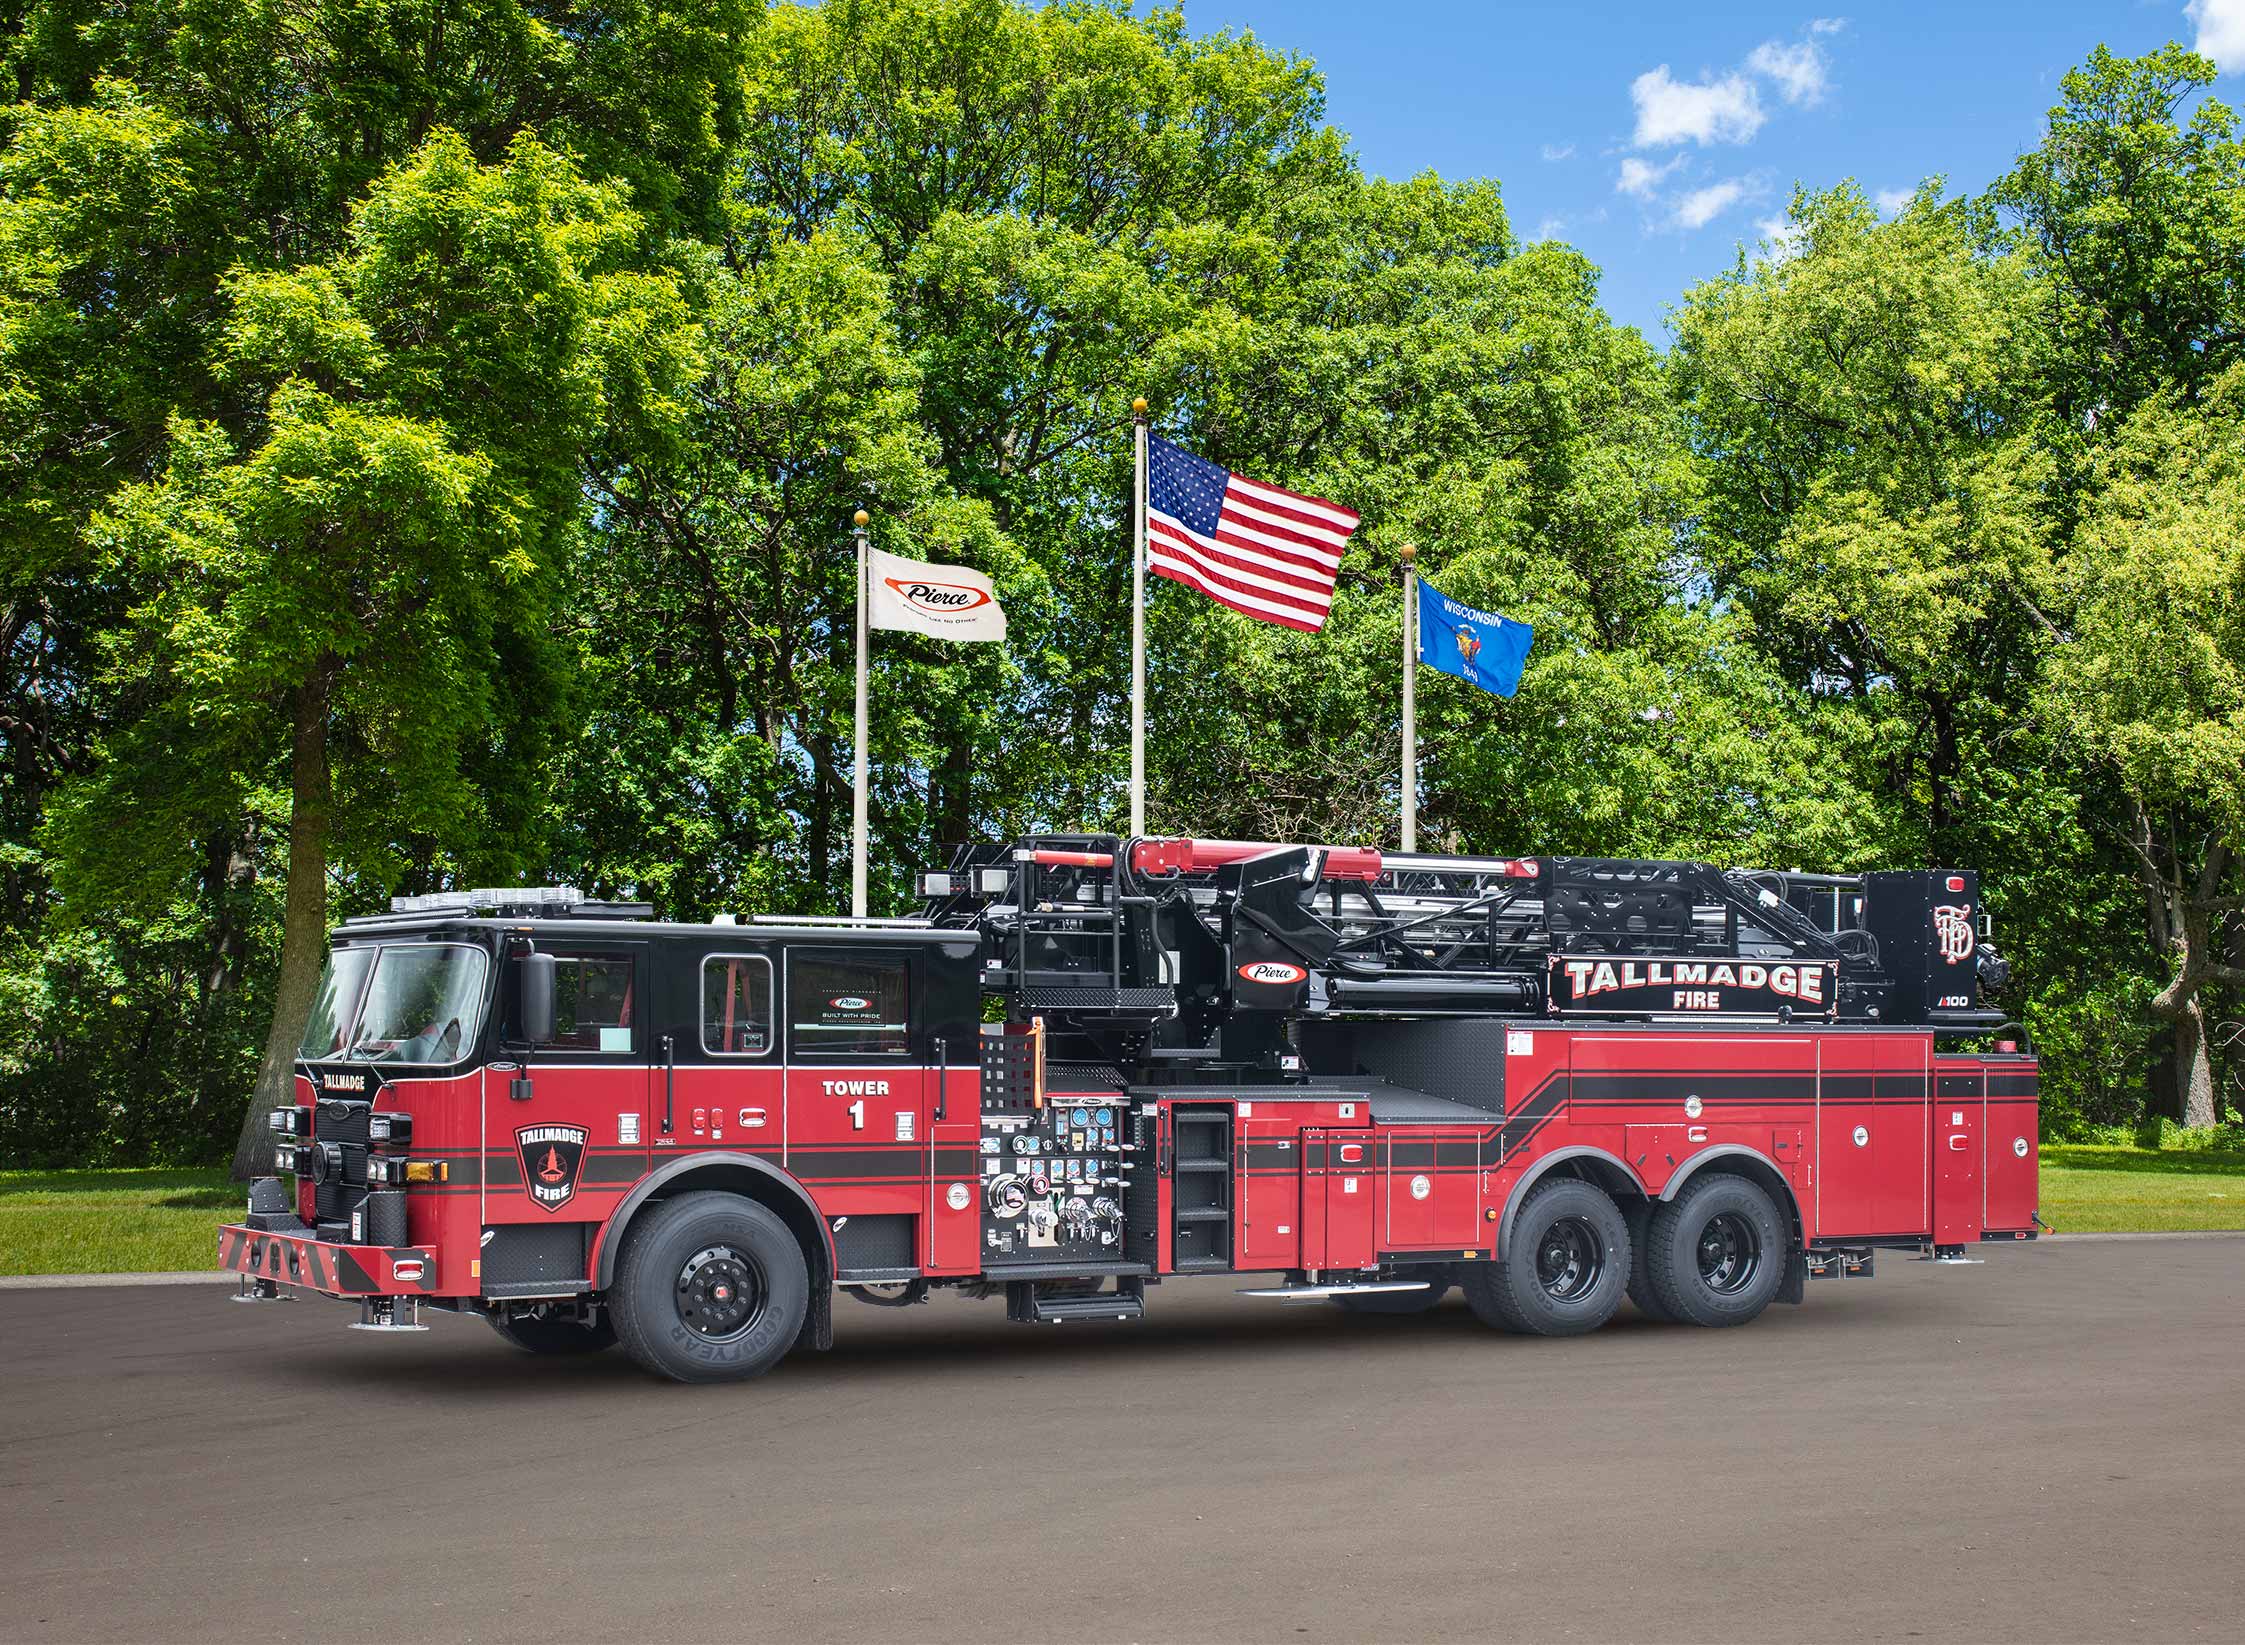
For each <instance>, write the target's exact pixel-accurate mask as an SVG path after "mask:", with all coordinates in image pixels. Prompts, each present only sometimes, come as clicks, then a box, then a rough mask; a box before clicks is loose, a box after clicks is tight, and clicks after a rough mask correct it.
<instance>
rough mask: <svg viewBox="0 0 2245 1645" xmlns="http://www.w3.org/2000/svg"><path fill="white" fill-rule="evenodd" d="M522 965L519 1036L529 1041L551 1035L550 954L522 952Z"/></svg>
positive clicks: (545, 1039) (542, 1041) (544, 1039)
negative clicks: (520, 1030) (520, 1028)
mask: <svg viewBox="0 0 2245 1645" xmlns="http://www.w3.org/2000/svg"><path fill="white" fill-rule="evenodd" d="M516 963H517V964H519V965H520V966H521V967H522V1022H521V1027H522V1037H523V1038H524V1039H526V1040H528V1041H529V1042H530V1043H531V1044H532V1045H544V1044H546V1043H547V1042H548V1041H549V1040H551V1039H552V1038H553V956H552V955H551V954H525V955H523V956H522V957H521V959H520V960H518V961H517V962H516Z"/></svg>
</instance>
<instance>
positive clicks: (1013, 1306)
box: [1006, 1279, 1146, 1325]
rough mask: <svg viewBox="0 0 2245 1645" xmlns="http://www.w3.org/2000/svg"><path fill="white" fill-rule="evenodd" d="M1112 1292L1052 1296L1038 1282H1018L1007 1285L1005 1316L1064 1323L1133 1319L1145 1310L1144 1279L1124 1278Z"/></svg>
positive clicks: (1024, 1321) (1032, 1322)
mask: <svg viewBox="0 0 2245 1645" xmlns="http://www.w3.org/2000/svg"><path fill="white" fill-rule="evenodd" d="M1116 1286H1117V1288H1116V1289H1115V1290H1112V1291H1094V1292H1091V1293H1090V1294H1089V1295H1071V1296H1051V1295H1047V1294H1045V1293H1044V1292H1041V1291H1040V1290H1039V1289H1038V1288H1037V1287H1036V1286H1035V1285H1033V1284H1029V1283H1025V1282H1016V1283H1014V1284H1011V1285H1008V1286H1007V1287H1006V1318H1007V1319H1009V1320H1011V1321H1013V1323H1014V1324H1016V1325H1061V1324H1065V1323H1066V1322H1067V1321H1069V1320H1132V1319H1142V1318H1143V1317H1145V1313H1146V1287H1145V1282H1144V1281H1143V1280H1135V1279H1124V1280H1119V1281H1117V1282H1116Z"/></svg>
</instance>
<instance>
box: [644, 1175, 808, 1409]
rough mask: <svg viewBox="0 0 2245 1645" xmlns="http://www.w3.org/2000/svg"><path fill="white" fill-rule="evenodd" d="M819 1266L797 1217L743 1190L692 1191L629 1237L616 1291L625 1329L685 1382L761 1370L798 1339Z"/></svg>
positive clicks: (648, 1357)
mask: <svg viewBox="0 0 2245 1645" xmlns="http://www.w3.org/2000/svg"><path fill="white" fill-rule="evenodd" d="M810 1297H811V1284H810V1270H809V1268H808V1266H807V1265H806V1264H805V1262H804V1261H803V1251H802V1248H801V1247H800V1246H798V1245H797V1244H796V1243H795V1236H794V1235H793V1234H791V1233H789V1232H788V1229H787V1224H786V1223H784V1222H782V1221H780V1219H779V1218H778V1217H777V1216H776V1215H774V1214H773V1213H772V1212H771V1211H769V1210H767V1209H765V1208H764V1207H763V1206H761V1205H758V1204H757V1203H755V1202H754V1201H753V1200H746V1199H742V1198H741V1197H740V1196H739V1195H737V1194H722V1193H702V1194H684V1195H681V1196H680V1197H679V1198H677V1199H674V1200H669V1201H666V1202H664V1203H663V1204H662V1205H659V1206H657V1207H655V1208H653V1209H652V1210H650V1211H649V1212H648V1213H647V1214H646V1215H645V1216H643V1217H641V1218H640V1219H639V1220H638V1221H636V1222H634V1223H633V1224H632V1226H631V1229H630V1231H629V1232H628V1233H627V1234H626V1235H625V1236H624V1245H623V1250H622V1252H621V1253H620V1254H619V1255H618V1257H617V1259H616V1282H615V1285H614V1287H613V1288H612V1289H611V1290H610V1291H609V1293H608V1306H609V1309H610V1311H611V1313H612V1314H613V1315H614V1316H615V1321H616V1337H617V1340H618V1341H620V1342H621V1343H622V1344H623V1345H624V1352H626V1353H628V1354H629V1355H631V1357H632V1358H633V1359H635V1360H637V1361H639V1363H640V1364H642V1365H644V1366H646V1367H647V1369H648V1370H650V1371H653V1372H656V1373H657V1374H659V1375H661V1376H666V1377H671V1378H674V1379H675V1380H677V1381H679V1382H731V1381H735V1380H737V1379H739V1378H742V1377H753V1376H760V1375H762V1374H763V1373H764V1372H766V1371H768V1370H770V1369H771V1368H772V1367H773V1366H774V1365H776V1364H777V1363H779V1360H780V1357H781V1356H782V1355H784V1354H785V1353H786V1352H787V1350H788V1349H789V1348H791V1347H792V1346H794V1343H795V1339H796V1336H797V1334H798V1333H799V1332H800V1331H801V1330H802V1328H803V1319H804V1316H805V1315H806V1314H807V1313H808V1312H809V1309H810Z"/></svg>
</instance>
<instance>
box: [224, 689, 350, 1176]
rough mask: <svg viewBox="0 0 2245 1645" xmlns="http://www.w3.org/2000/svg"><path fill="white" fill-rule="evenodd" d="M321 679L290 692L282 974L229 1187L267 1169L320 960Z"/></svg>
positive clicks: (323, 916) (327, 786) (330, 790)
mask: <svg viewBox="0 0 2245 1645" xmlns="http://www.w3.org/2000/svg"><path fill="white" fill-rule="evenodd" d="M327 696H328V674H327V670H326V669H325V668H323V669H322V670H321V671H320V673H319V674H318V675H317V676H315V678H314V679H312V680H310V681H307V682H306V683H305V684H303V685H301V686H299V687H297V690H296V702H295V707H296V724H295V730H294V735H293V739H292V747H291V759H290V789H291V807H290V810H289V818H288V900H287V903H286V905H285V908H284V910H283V913H282V916H281V975H280V980H279V982H278V983H277V984H276V985H275V986H274V989H273V1026H272V1027H271V1029H270V1030H268V1031H267V1033H266V1035H265V1055H264V1057H263V1058H262V1059H261V1060H260V1061H259V1063H258V1065H257V1085H256V1088H255V1090H254V1091H253V1092H252V1093H251V1095H250V1102H249V1112H248V1113H246V1114H244V1115H243V1116H242V1134H241V1138H240V1140H239V1141H237V1142H236V1143H235V1145H234V1180H235V1181H236V1182H247V1181H249V1179H250V1178H252V1177H259V1176H266V1175H269V1174H270V1173H271V1172H272V1169H273V1137H272V1133H271V1132H270V1131H269V1130H268V1129H267V1127H266V1124H265V1115H266V1113H267V1111H268V1110H270V1109H274V1108H280V1107H285V1106H286V1105H287V1104H288V1103H289V1102H290V1101H292V1100H293V1097H294V1092H295V1087H296V1050H297V1046H298V1045H299V1043H301V1041H302V1040H303V1038H304V1019H305V1018H306V1017H307V1016H309V1015H310V1014H311V1010H312V996H313V995H314V994H315V993H316V992H317V991H318V989H319V983H320V970H321V967H322V966H323V965H324V964H325V963H326V960H327V828H328V813H329V809H330V806H331V805H332V803H333V799H334V785H333V781H332V777H331V773H330V772H329V770H328V764H327Z"/></svg>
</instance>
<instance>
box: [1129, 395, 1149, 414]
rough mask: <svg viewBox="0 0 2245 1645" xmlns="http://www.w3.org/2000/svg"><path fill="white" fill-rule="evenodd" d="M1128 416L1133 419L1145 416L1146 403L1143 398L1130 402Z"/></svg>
mask: <svg viewBox="0 0 2245 1645" xmlns="http://www.w3.org/2000/svg"><path fill="white" fill-rule="evenodd" d="M1130 414H1131V415H1132V416H1133V417H1143V416H1145V415H1146V402H1145V400H1144V398H1142V397H1141V398H1139V399H1136V400H1133V401H1131V402H1130Z"/></svg>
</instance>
